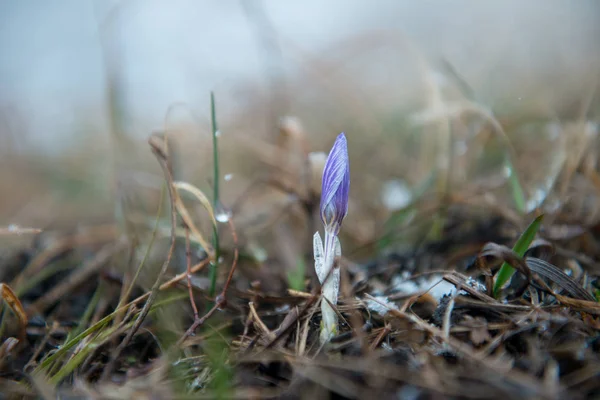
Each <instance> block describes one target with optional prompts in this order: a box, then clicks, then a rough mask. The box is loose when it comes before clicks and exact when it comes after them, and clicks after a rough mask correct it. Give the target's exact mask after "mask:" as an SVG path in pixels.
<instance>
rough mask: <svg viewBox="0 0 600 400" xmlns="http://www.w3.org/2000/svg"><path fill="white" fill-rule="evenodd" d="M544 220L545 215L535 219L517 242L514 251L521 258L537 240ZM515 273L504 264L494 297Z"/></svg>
mask: <svg viewBox="0 0 600 400" xmlns="http://www.w3.org/2000/svg"><path fill="white" fill-rule="evenodd" d="M543 218H544V215H543V214H542V215H540V216H539V217H537V218H536V219H534V220H533V222H532V223H531V224H530V225H529V226H528V227H527V229H525V232H523V234H522V235H521V237H520V238H519V240H517V243H515V245H514V247H513V251H514V252H515V253H517V254H518V255H519V257H523V256H524V255H525V252H526V251H527V249H528V248H529V245H530V244H531V242H533V239H534V238H535V235H536V233H537V231H538V230H539V228H540V224H541V223H542V219H543ZM514 273H515V270H514V268H513V267H511V266H510V265H509V264H507V263H504V264H502V267H500V271H498V273H497V274H496V281H495V282H494V297H498V294H499V293H500V289H501V288H502V286H504V284H505V283H506V282H508V280H509V279H510V277H511V276H512V275H513V274H514Z"/></svg>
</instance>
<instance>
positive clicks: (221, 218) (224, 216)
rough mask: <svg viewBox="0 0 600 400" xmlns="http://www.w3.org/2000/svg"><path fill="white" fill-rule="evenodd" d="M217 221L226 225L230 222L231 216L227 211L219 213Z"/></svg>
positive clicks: (216, 215)
mask: <svg viewBox="0 0 600 400" xmlns="http://www.w3.org/2000/svg"><path fill="white" fill-rule="evenodd" d="M215 219H216V220H217V221H218V222H221V223H223V224H225V223H227V222H229V214H228V213H226V212H225V211H222V212H219V213H217V214H215Z"/></svg>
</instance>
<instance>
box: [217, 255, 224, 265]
mask: <svg viewBox="0 0 600 400" xmlns="http://www.w3.org/2000/svg"><path fill="white" fill-rule="evenodd" d="M222 263H223V256H221V257H219V262H218V263H217V264H222Z"/></svg>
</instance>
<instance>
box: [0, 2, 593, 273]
mask: <svg viewBox="0 0 600 400" xmlns="http://www.w3.org/2000/svg"><path fill="white" fill-rule="evenodd" d="M599 22H600V4H598V2H596V1H594V0H589V1H584V0H582V1H577V2H567V1H552V0H539V1H527V2H522V1H518V0H514V1H513V0H510V1H486V2H482V1H475V0H470V1H469V0H463V1H458V0H457V1H452V2H450V1H418V2H416V1H400V0H378V1H375V2H374V1H358V0H352V1H348V0H329V1H326V2H323V1H316V0H305V1H301V2H300V1H298V2H292V1H278V0H262V1H241V0H223V1H218V2H217V1H192V0H173V1H164V0H149V1H133V0H132V1H108V0H107V1H81V0H72V1H67V0H62V1H53V2H48V1H43V0H38V1H36V0H28V1H19V2H16V1H8V0H3V1H0V165H1V168H0V193H2V196H1V197H0V226H5V227H6V226H10V225H11V224H16V225H18V226H30V227H38V228H43V229H54V228H57V229H58V228H65V227H66V228H73V227H77V226H79V225H81V224H82V223H83V224H88V223H96V222H106V221H112V220H117V221H120V220H123V219H125V220H132V221H136V222H139V221H140V219H139V218H137V217H136V216H137V214H140V215H142V216H150V217H151V216H152V215H154V214H155V213H156V198H157V194H158V192H159V191H160V187H161V185H162V175H161V173H160V169H159V168H158V164H157V163H156V160H155V159H154V158H153V156H152V154H151V151H150V149H149V146H148V145H147V139H148V137H149V136H150V135H151V134H152V133H155V132H167V133H168V134H169V135H170V137H171V138H173V143H174V149H173V151H174V154H175V155H174V160H175V164H176V171H177V172H176V173H177V176H176V178H177V179H181V180H186V181H189V182H191V183H193V184H194V185H196V186H198V187H199V188H201V189H202V190H204V191H205V192H206V193H207V194H210V193H211V187H212V181H211V179H212V178H211V177H212V165H213V159H212V147H211V146H212V142H211V133H210V132H211V126H210V102H209V96H210V92H211V91H213V92H214V94H215V97H216V111H217V120H218V124H219V128H220V133H221V136H220V155H221V156H220V157H221V160H220V161H221V174H222V178H223V182H222V196H221V201H222V203H223V204H224V205H225V206H227V207H231V208H234V215H235V216H236V218H237V222H238V225H239V226H240V231H241V233H242V234H241V236H242V237H243V239H242V241H244V243H245V244H244V245H246V246H249V247H252V246H255V245H256V246H258V247H260V246H266V244H265V243H268V237H269V235H276V236H278V237H287V236H286V235H288V230H287V228H285V226H288V227H289V226H292V227H295V226H296V225H298V223H299V222H298V220H294V218H295V217H294V215H295V214H297V212H296V211H297V210H296V211H294V210H295V208H294V207H295V206H294V204H295V203H297V202H298V199H302V191H301V190H291V191H290V190H287V191H285V190H284V191H282V190H279V189H273V188H271V189H268V190H256V191H255V193H249V192H248V190H249V189H252V188H253V187H258V186H257V185H259V184H258V183H257V182H259V181H260V180H261V179H263V178H264V177H265V176H269V177H272V176H273V174H275V175H276V176H277V179H278V180H279V182H287V183H286V184H285V185H283V184H282V185H283V186H286V187H292V188H297V187H298V186H299V185H300V184H299V183H298V182H299V181H298V180H302V179H304V178H302V176H295V175H294V174H296V175H302V174H299V173H298V171H299V170H301V169H302V168H301V166H302V165H304V164H303V162H304V161H305V160H306V159H318V157H319V156H318V154H316V155H315V154H314V153H315V152H322V151H325V152H326V151H328V149H329V148H330V146H331V144H332V143H333V140H334V139H335V137H336V135H337V134H338V133H339V132H341V131H345V132H346V134H347V137H348V142H349V151H350V159H351V176H352V184H351V203H350V210H349V215H348V219H347V220H346V222H345V228H344V232H345V233H344V234H345V235H346V236H347V239H346V240H347V243H352V245H351V247H355V248H360V247H361V246H366V245H368V244H369V243H371V242H372V241H373V240H377V239H378V238H380V237H381V234H382V232H383V231H384V230H385V229H387V228H386V227H387V226H388V225H386V224H389V221H390V218H391V217H393V216H398V211H399V210H403V209H406V207H407V206H408V205H409V204H411V202H413V201H414V200H415V199H416V198H417V197H419V196H423V195H424V194H425V193H433V194H434V198H436V199H438V200H440V199H443V200H444V201H446V200H447V199H449V198H452V196H456V195H457V194H460V197H461V198H460V199H459V200H460V201H468V199H469V198H473V196H477V195H484V197H483V198H484V200H482V201H483V202H484V203H485V204H486V205H487V206H490V207H492V206H493V207H500V208H502V210H504V211H503V212H504V214H507V215H511V213H515V214H517V215H518V213H521V214H526V213H528V212H532V211H533V210H534V209H535V208H536V207H541V206H542V205H543V206H544V207H546V208H547V209H548V210H550V211H551V210H552V209H556V208H557V207H558V206H559V205H560V204H561V202H562V201H564V200H565V198H564V197H561V195H564V194H565V193H568V192H569V191H570V189H569V188H568V187H567V186H564V188H563V187H561V185H560V182H561V179H563V181H565V182H567V181H568V182H571V180H570V179H566V178H565V176H563V175H564V174H565V173H566V174H572V173H573V171H574V170H575V169H576V168H579V167H580V166H581V165H582V163H585V162H587V163H588V164H589V166H590V168H589V170H590V171H591V170H595V167H596V164H595V163H596V158H595V156H596V154H597V152H596V147H597V140H596V136H597V134H598V118H599V116H600V114H599V111H600V97H599V95H598V94H597V89H598V86H599V78H600V46H598V38H600V24H599ZM299 166H300V167H299ZM309 169H310V168H309ZM565 171H567V172H565ZM309 172H310V171H309ZM312 172H314V171H312ZM308 175H310V173H309V174H308ZM316 175H317V179H318V173H317V174H316ZM570 176H571V175H569V177H570ZM514 177H517V183H518V182H520V184H521V188H522V191H523V193H522V196H519V193H518V190H517V191H515V186H514V183H515V182H514V181H511V178H514ZM269 179H271V178H269ZM306 179H308V181H307V180H306ZM306 179H304V181H302V182H303V184H305V185H307V186H308V187H311V185H312V186H313V187H316V188H317V190H318V182H316V183H315V182H313V181H311V178H310V177H309V178H306ZM565 179H566V180H565ZM271 186H273V185H271ZM584 186H585V185H584ZM588 186H589V185H588ZM267 187H270V186H269V185H267ZM581 190H589V191H591V192H592V193H595V192H596V191H597V188H596V187H595V186H593V185H592V186H591V189H590V188H589V187H587V186H585V187H584V188H583V189H581ZM309 192H310V190H309ZM554 192H558V194H557V195H556V196H555V197H554V198H552V199H551V198H550V197H549V195H550V194H551V193H554ZM448 196H450V197H448ZM452 199H454V200H456V198H452ZM454 200H453V201H454ZM551 200H552V201H551ZM440 201H442V200H440ZM435 204H438V205H439V202H438V203H434V206H433V207H435ZM586 210H587V211H586V212H585V216H584V217H582V218H583V219H586V218H587V219H589V218H595V215H596V214H595V211H594V212H592V211H590V210H589V209H586ZM198 214H202V213H201V212H199V213H198ZM281 215H283V218H282V217H281ZM400 216H401V217H402V218H408V219H410V217H411V216H406V215H404V214H401V215H400ZM412 217H414V215H413V216H412ZM136 218H137V219H136ZM199 218H200V217H199ZM301 219H302V218H300V220H301ZM141 220H142V225H144V222H143V221H144V218H141ZM286 221H287V222H286ZM396 222H397V223H398V224H404V223H405V220H404V219H402V220H401V221H399V222H398V220H397V221H396ZM282 224H283V225H282ZM302 224H305V222H303V223H302ZM282 226H283V227H282ZM303 226H304V225H303ZM309 226H310V224H309ZM207 229H208V228H207ZM309 229H311V228H309ZM302 230H304V229H302ZM290 231H294V229H290ZM207 232H208V231H207ZM294 234H295V233H293V232H291V233H289V235H292V236H291V237H293V235H294ZM298 237H302V238H309V237H310V235H305V233H299V234H298ZM307 240H308V239H307ZM253 241H256V242H257V243H253ZM289 242H290V243H294V242H295V241H294V240H289ZM5 244H6V242H5V243H4V245H5ZM302 247H304V246H303V245H302V246H301V248H302ZM279 248H283V247H282V246H279ZM290 263H292V264H293V259H292V261H290Z"/></svg>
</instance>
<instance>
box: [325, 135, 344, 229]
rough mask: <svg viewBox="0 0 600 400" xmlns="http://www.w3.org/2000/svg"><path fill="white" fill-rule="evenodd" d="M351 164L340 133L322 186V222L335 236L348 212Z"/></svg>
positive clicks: (328, 162)
mask: <svg viewBox="0 0 600 400" xmlns="http://www.w3.org/2000/svg"><path fill="white" fill-rule="evenodd" d="M349 189H350V163H349V161H348V145H347V144H346V136H345V135H344V133H343V132H342V133H340V134H339V135H338V137H337V139H335V143H334V144H333V147H332V148H331V151H330V152H329V155H328V156H327V160H326V161H325V167H324V168H323V182H322V186H321V220H322V221H323V224H324V225H325V229H326V230H331V231H332V232H331V233H333V234H334V235H337V233H338V232H339V230H340V226H341V225H342V220H343V219H344V217H345V216H346V213H347V212H348V191H349Z"/></svg>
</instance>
